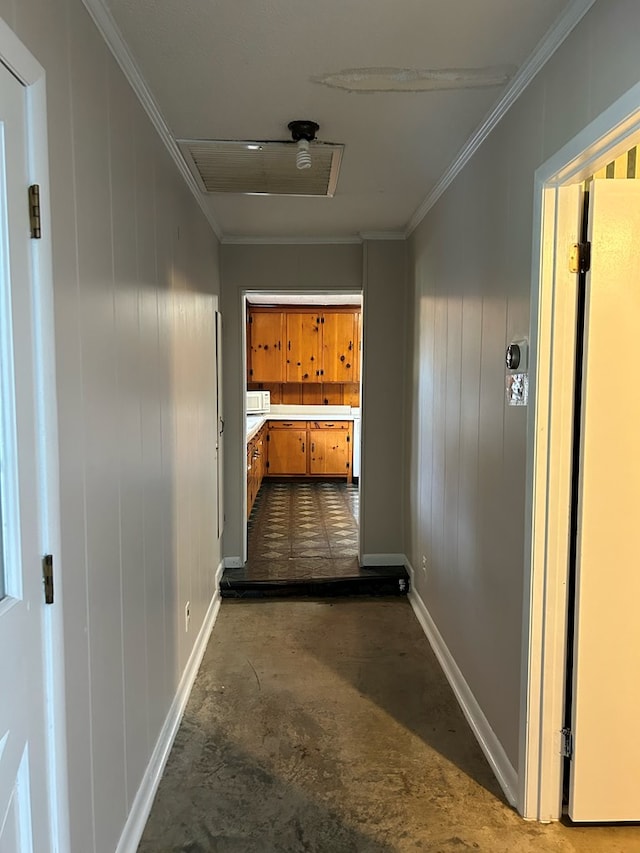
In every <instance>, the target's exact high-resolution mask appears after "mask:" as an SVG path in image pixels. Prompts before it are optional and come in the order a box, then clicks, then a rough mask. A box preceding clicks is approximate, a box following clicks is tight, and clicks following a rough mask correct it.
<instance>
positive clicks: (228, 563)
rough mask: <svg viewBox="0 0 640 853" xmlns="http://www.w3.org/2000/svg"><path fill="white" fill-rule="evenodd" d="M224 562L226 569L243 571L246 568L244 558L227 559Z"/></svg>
mask: <svg viewBox="0 0 640 853" xmlns="http://www.w3.org/2000/svg"><path fill="white" fill-rule="evenodd" d="M223 562H224V567H225V569H241V568H242V567H243V566H244V563H243V562H242V557H225V558H224V561H223Z"/></svg>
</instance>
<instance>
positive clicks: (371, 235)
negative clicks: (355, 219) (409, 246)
mask: <svg viewBox="0 0 640 853" xmlns="http://www.w3.org/2000/svg"><path fill="white" fill-rule="evenodd" d="M360 237H361V238H362V240H406V239H407V235H406V233H405V232H404V231H361V232H360Z"/></svg>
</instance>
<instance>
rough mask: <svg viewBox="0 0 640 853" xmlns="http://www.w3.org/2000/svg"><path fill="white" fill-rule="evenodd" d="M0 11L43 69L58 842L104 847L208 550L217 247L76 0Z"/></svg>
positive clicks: (176, 659) (205, 592) (206, 567)
mask: <svg viewBox="0 0 640 853" xmlns="http://www.w3.org/2000/svg"><path fill="white" fill-rule="evenodd" d="M0 15H2V17H3V18H4V19H5V21H6V22H7V23H8V25H9V26H10V27H12V29H14V31H15V32H16V34H17V35H18V37H19V38H20V39H21V40H22V41H23V43H24V44H25V45H26V46H27V48H28V49H29V50H30V51H31V52H32V53H33V54H34V55H35V57H36V58H37V59H38V61H39V62H40V63H41V65H43V66H44V68H45V70H46V74H47V91H48V115H49V140H50V162H51V201H52V216H53V220H52V222H51V223H47V222H45V223H44V224H43V227H44V228H48V227H51V228H52V230H53V248H54V300H55V336H56V358H57V384H58V388H57V392H58V402H59V430H60V476H61V515H62V519H61V520H62V554H61V555H60V560H59V561H57V562H58V565H59V566H60V567H61V568H60V572H61V582H62V599H63V607H64V619H65V667H66V703H67V708H66V713H67V737H68V742H69V773H70V792H69V793H70V807H71V835H72V850H73V851H74V853H89V851H95V853H113V851H114V850H115V848H116V845H117V843H118V839H119V837H120V833H121V831H122V828H123V825H124V822H125V819H126V817H127V813H128V811H129V809H130V807H131V803H132V800H133V798H134V796H135V794H136V791H137V788H138V785H139V783H140V781H141V778H142V775H143V772H144V770H145V767H146V765H147V763H148V760H149V757H150V755H151V751H152V749H153V747H154V744H155V742H156V740H157V737H158V734H159V732H160V728H161V726H162V724H163V722H164V719H165V717H166V715H167V712H168V710H169V706H170V704H171V701H172V699H173V698H174V695H175V693H176V687H177V684H178V682H179V679H180V676H181V674H182V672H183V670H184V668H185V664H186V662H187V659H188V657H189V654H190V652H191V649H192V647H193V643H194V639H195V637H196V635H197V633H198V630H199V628H200V626H201V625H202V623H203V619H204V615H205V612H206V609H207V607H208V605H209V602H210V600H211V597H212V594H213V591H214V572H215V569H216V567H217V565H218V562H219V560H220V547H219V543H218V542H217V541H216V532H215V531H216V521H215V520H216V495H215V470H214V455H215V428H216V424H215V374H214V368H215V349H214V316H213V309H214V303H215V298H216V297H215V294H216V293H217V291H218V259H217V245H216V240H215V237H214V236H213V234H212V232H211V230H210V228H209V226H208V224H207V222H206V220H205V219H204V216H203V215H202V213H201V211H200V209H199V207H198V206H197V204H196V202H195V201H194V199H193V198H192V196H191V195H190V193H189V191H188V190H187V189H186V186H185V184H184V182H183V180H182V178H181V177H180V175H179V174H178V171H177V169H176V167H175V165H174V163H173V162H172V161H171V160H170V158H169V156H168V154H167V153H166V151H165V150H164V148H163V147H162V145H161V143H160V142H159V140H158V138H157V136H156V134H155V131H154V130H153V129H152V127H151V125H150V123H149V121H148V120H147V117H146V115H145V114H144V112H143V111H142V108H141V107H140V105H139V103H138V102H137V100H136V98H135V96H134V95H133V93H132V91H131V90H130V88H129V86H128V84H127V83H126V82H125V80H124V78H123V76H122V74H121V73H120V71H119V69H118V67H117V66H116V63H115V61H114V60H113V58H112V57H111V54H110V53H109V51H108V49H107V47H106V46H105V44H104V42H103V41H102V39H101V37H100V36H99V35H98V33H97V31H96V29H95V27H94V25H93V24H92V22H91V20H90V19H89V16H88V14H87V13H86V11H85V9H84V7H83V5H82V3H81V2H80V0H56V2H51V0H0ZM187 599H188V600H190V601H191V628H190V631H189V633H185V629H184V604H185V601H186V600H187Z"/></svg>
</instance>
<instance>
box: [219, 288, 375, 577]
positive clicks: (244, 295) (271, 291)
mask: <svg viewBox="0 0 640 853" xmlns="http://www.w3.org/2000/svg"><path fill="white" fill-rule="evenodd" d="M252 295H259V296H265V295H273V296H288V297H291V296H295V297H297V298H299V304H300V305H306V304H308V303H306V302H305V299H306V298H307V297H315V296H322V297H326V298H327V299H329V300H330V299H331V297H332V296H356V297H358V298H359V299H360V300H361V304H360V310H361V312H362V317H363V322H362V325H361V334H362V338H361V340H360V348H361V351H360V359H361V361H360V424H362V420H363V417H364V399H363V388H364V381H363V373H364V348H365V340H364V338H365V332H364V305H365V295H364V291H363V290H354V289H353V288H341V289H339V290H322V289H314V290H296V289H295V288H288V289H282V288H280V289H278V288H261V287H258V288H245V289H242V290H240V293H239V297H240V306H241V308H240V311H241V317H242V320H241V325H240V332H241V340H242V376H241V386H240V393H241V406H242V424H243V428H244V427H245V425H246V423H247V396H246V390H247V324H246V321H245V318H246V316H247V300H248V299H250V298H251V296H252ZM293 304H294V305H295V303H293ZM327 304H329V305H330V304H331V303H330V302H329V303H327ZM360 441H361V444H362V443H363V442H362V432H361V439H360ZM240 450H241V453H240V462H241V468H240V469H241V471H242V473H243V476H244V477H245V480H246V459H247V443H246V441H244V442H243V443H242V445H241V448H240ZM240 487H241V492H242V495H241V497H242V550H241V553H240V559H241V561H242V563H241V565H244V564H245V563H246V562H247V551H248V548H247V528H248V519H247V488H246V482H245V483H244V485H243V483H242V482H241V484H240ZM358 492H359V495H360V517H359V519H358V537H359V538H358V560H359V562H362V553H363V546H362V505H363V485H362V468H361V470H360V476H359V477H358ZM225 565H227V564H225ZM233 568H235V566H233Z"/></svg>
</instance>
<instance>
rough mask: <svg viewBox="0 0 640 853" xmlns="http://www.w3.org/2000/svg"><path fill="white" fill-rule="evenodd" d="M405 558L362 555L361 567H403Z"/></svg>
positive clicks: (392, 555)
mask: <svg viewBox="0 0 640 853" xmlns="http://www.w3.org/2000/svg"><path fill="white" fill-rule="evenodd" d="M406 563H407V558H406V557H405V555H404V554H363V555H362V560H361V561H360V565H361V566H404V565H406Z"/></svg>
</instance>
